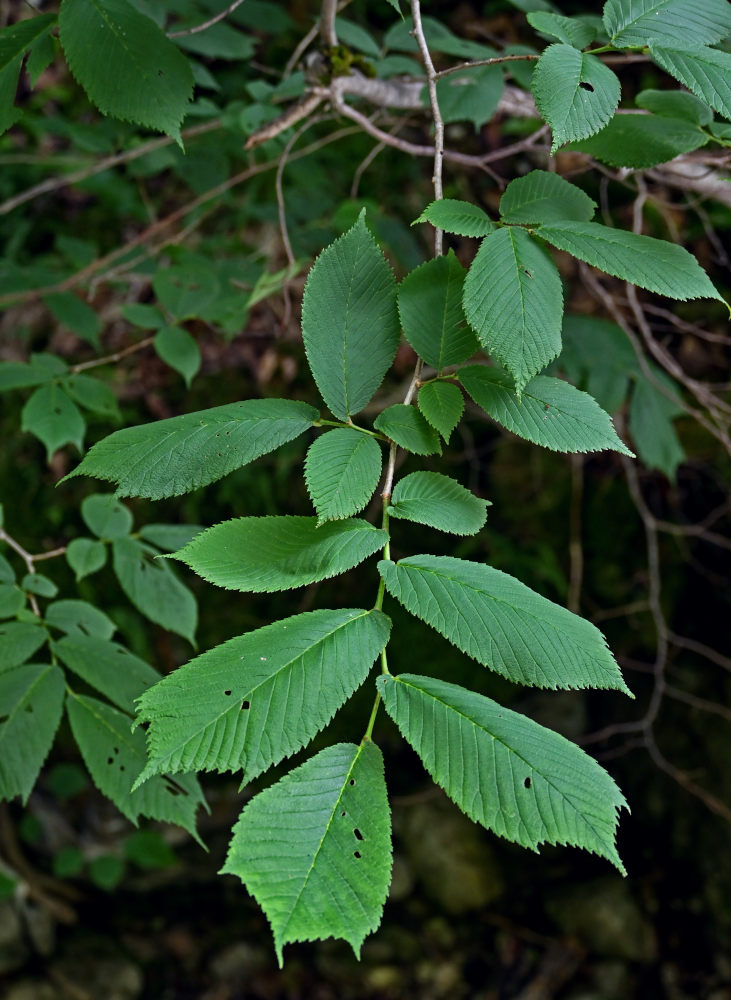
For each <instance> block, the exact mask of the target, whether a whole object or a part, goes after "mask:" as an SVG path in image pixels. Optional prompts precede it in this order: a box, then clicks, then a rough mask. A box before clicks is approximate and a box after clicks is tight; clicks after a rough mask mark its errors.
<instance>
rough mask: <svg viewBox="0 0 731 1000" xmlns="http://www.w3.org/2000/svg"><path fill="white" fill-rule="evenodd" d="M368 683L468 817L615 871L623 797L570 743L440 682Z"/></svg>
mask: <svg viewBox="0 0 731 1000" xmlns="http://www.w3.org/2000/svg"><path fill="white" fill-rule="evenodd" d="M378 689H379V691H380V692H381V697H382V698H383V702H384V705H385V706H386V711H387V712H388V714H389V715H390V716H391V717H392V719H393V720H394V722H395V723H396V725H397V726H398V727H399V729H400V730H401V732H402V734H403V736H404V737H405V738H406V739H407V740H408V742H409V743H411V745H412V746H413V747H414V749H415V750H416V752H417V753H418V754H419V756H420V757H421V759H422V761H423V763H424V766H425V767H426V769H427V771H428V772H429V774H431V776H432V777H433V778H434V780H435V781H436V783H437V784H438V785H441V787H442V788H443V789H444V790H445V792H446V793H447V795H449V797H450V798H451V799H453V800H454V801H455V802H456V803H457V805H458V806H459V807H460V809H462V810H464V812H466V813H467V815H468V816H469V817H470V819H472V820H474V821H475V822H476V823H481V824H482V825H483V826H484V827H486V828H487V829H488V830H492V831H494V832H495V833H496V834H497V835H498V836H500V837H505V838H506V839H507V840H512V841H514V842H515V843H518V844H521V845H522V846H523V847H530V848H532V849H533V850H538V848H539V847H540V845H541V844H546V843H547V844H570V845H572V846H575V847H583V848H584V849H585V850H587V851H591V852H593V853H594V854H598V855H600V856H601V857H604V858H607V860H608V861H611V863H612V864H613V865H615V866H616V867H617V868H618V869H619V871H620V872H621V873H622V874H625V870H624V866H623V865H622V862H621V860H620V858H619V855H618V854H617V848H616V846H615V835H616V829H617V818H618V817H617V814H618V812H619V810H620V809H622V808H623V807H624V808H626V807H627V803H626V801H625V799H624V796H623V795H622V793H621V792H620V790H619V789H618V788H617V786H616V785H615V783H614V782H613V781H612V779H611V778H610V776H609V775H608V774H607V772H606V771H604V770H603V769H602V768H601V767H600V766H599V765H598V764H597V762H596V761H595V760H593V759H592V758H591V757H589V756H588V754H586V753H584V751H583V750H581V749H580V748H579V747H577V746H575V745H574V744H573V743H570V742H569V741H568V740H567V739H565V738H564V737H563V736H559V735H558V733H554V732H551V730H550V729H545V728H544V727H543V726H539V725H538V723H536V722H533V721H532V720H531V719H526V718H525V717H524V716H522V715H519V714H518V713H517V712H511V711H510V709H507V708H503V707H502V705H498V704H497V703H496V702H494V701H491V700H490V699H489V698H485V697H484V696H483V695H480V694H476V693H475V692H474V691H467V690H466V689H465V688H462V687H459V686H458V685H456V684H449V683H447V682H446V681H440V680H436V679H434V678H431V677H419V676H417V675H415V674H401V675H400V676H398V677H393V676H391V675H389V674H384V675H383V676H381V677H379V678H378Z"/></svg>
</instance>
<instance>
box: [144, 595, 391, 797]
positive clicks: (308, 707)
mask: <svg viewBox="0 0 731 1000" xmlns="http://www.w3.org/2000/svg"><path fill="white" fill-rule="evenodd" d="M390 629H391V623H390V621H389V620H388V618H387V617H386V616H385V615H384V614H382V613H381V612H380V611H362V610H360V609H358V608H355V609H352V608H346V609H344V610H342V611H325V610H322V611H309V612H305V613H304V614H301V615H295V616H294V617H293V618H287V619H285V620H284V621H280V622H275V623H274V624H273V625H266V626H264V627H263V628H259V629H256V631H254V632H249V633H248V634H247V635H242V636H239V637H238V638H236V639H229V640H228V642H224V643H223V644H222V645H220V646H217V647H216V648H215V649H211V650H209V651H208V652H207V653H203V654H202V656H197V657H196V658H195V659H193V660H191V661H190V662H189V663H186V664H184V665H183V666H182V667H178V669H177V670H175V671H173V673H172V674H169V675H168V676H167V677H166V678H165V679H164V680H163V681H161V682H160V683H159V684H157V685H156V686H155V687H154V688H152V689H151V690H149V691H147V692H146V693H145V694H144V695H143V696H142V697H141V698H140V700H139V710H138V716H137V718H138V722H149V728H148V731H147V752H148V757H149V761H148V764H147V767H146V768H145V770H144V771H143V772H142V774H141V775H140V778H139V782H142V781H145V780H146V779H147V778H148V777H149V776H150V775H153V774H159V773H161V772H165V773H168V774H175V773H176V772H178V771H199V770H206V771H219V772H223V771H239V770H242V771H243V772H244V780H245V781H247V782H249V781H252V780H253V779H254V778H256V777H257V775H259V774H262V773H263V772H264V771H266V770H267V768H268V767H270V766H271V765H272V764H276V763H278V762H279V761H280V760H282V759H283V758H284V757H289V756H290V755H291V754H293V753H295V752H296V751H297V750H299V749H300V748H301V747H303V746H306V744H307V743H309V742H310V740H311V739H312V738H313V737H314V736H315V735H316V734H317V733H318V732H319V731H320V730H321V729H322V728H323V727H324V726H326V725H327V724H328V722H329V721H330V719H331V718H332V717H333V715H334V714H335V712H336V711H337V710H338V709H339V708H340V706H341V705H343V704H344V703H345V702H346V701H347V700H348V698H350V696H351V695H352V694H353V692H354V691H355V690H357V688H359V687H360V685H361V684H362V683H363V681H364V680H365V679H366V677H367V676H368V672H369V671H370V669H371V667H372V666H373V662H374V660H375V659H376V657H377V656H378V655H379V653H380V652H381V650H382V649H383V647H384V646H385V645H386V643H387V642H388V636H389V632H390Z"/></svg>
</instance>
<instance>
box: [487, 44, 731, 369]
mask: <svg viewBox="0 0 731 1000" xmlns="http://www.w3.org/2000/svg"><path fill="white" fill-rule="evenodd" d="M729 58H731V57H729ZM538 232H539V234H540V236H541V237H542V238H543V239H544V240H546V242H548V243H550V244H551V245H552V246H554V247H556V248H557V249H559V250H566V251H567V252H568V253H570V254H572V255H573V256H574V257H578V258H579V260H584V261H586V263H587V264H591V265H592V266H593V267H597V268H599V270H600V271H604V272H606V273H607V274H611V275H614V277H615V278H622V279H623V280H624V281H631V282H632V284H633V285H638V286H639V287H640V288H646V289H647V290H648V291H650V292H657V293H658V295H667V296H668V297H669V298H671V299H682V300H683V301H685V300H686V299H704V298H708V299H718V300H719V301H721V302H723V301H724V299H723V297H722V296H721V294H720V293H719V292H718V291H717V290H716V289H715V288H714V287H713V284H712V283H711V279H710V278H709V277H708V275H707V274H706V272H705V271H704V270H703V268H702V267H701V266H700V264H699V263H698V261H697V260H696V259H695V257H694V256H693V255H692V254H691V253H688V251H687V250H686V249H685V247H681V246H677V245H676V244H674V243H668V242H667V241H666V240H657V239H655V238H654V237H652V236H641V235H639V234H638V233H629V232H626V231H625V230H620V229H611V228H610V227H609V226H602V225H600V224H599V223H598V222H565V223H554V224H553V225H550V226H541V228H540V230H539V231H538ZM506 367H507V366H506Z"/></svg>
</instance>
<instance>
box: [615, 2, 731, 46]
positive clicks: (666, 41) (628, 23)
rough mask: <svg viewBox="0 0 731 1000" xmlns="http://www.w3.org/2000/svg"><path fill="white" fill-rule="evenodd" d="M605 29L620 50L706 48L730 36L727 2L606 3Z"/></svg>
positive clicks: (730, 23) (730, 18) (730, 26)
mask: <svg viewBox="0 0 731 1000" xmlns="http://www.w3.org/2000/svg"><path fill="white" fill-rule="evenodd" d="M604 27H605V29H606V32H607V34H608V35H609V41H610V42H611V44H612V45H614V46H615V47H616V48H618V49H623V48H632V47H641V46H644V45H649V44H650V43H652V42H658V43H659V44H660V45H674V44H676V43H677V44H678V45H683V46H685V45H687V46H689V47H690V46H693V45H704V44H707V43H712V42H720V41H721V39H722V38H725V37H726V36H727V35H729V34H731V7H729V5H728V3H727V2H726V0H607V2H606V3H605V5H604Z"/></svg>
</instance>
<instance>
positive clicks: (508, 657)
mask: <svg viewBox="0 0 731 1000" xmlns="http://www.w3.org/2000/svg"><path fill="white" fill-rule="evenodd" d="M378 571H379V573H380V574H381V577H382V579H383V580H384V582H385V584H386V589H387V590H388V592H389V593H390V594H391V595H392V596H393V597H395V598H396V599H397V600H399V601H400V602H401V603H402V604H403V606H404V607H405V608H406V609H407V611H410V612H411V613H412V614H413V615H416V617H417V618H421V619H422V620H423V621H425V622H426V623H427V625H430V626H431V627H432V628H433V629H436V631H437V632H439V633H441V635H443V636H444V637H445V638H446V639H449V641H450V642H452V643H454V645H455V646H457V648H458V649H461V650H462V652H463V653H467V655H468V656H471V657H473V659H475V660H477V661H478V663H482V664H483V666H486V667H489V668H490V669H491V670H494V671H495V672H496V673H498V674H502V676H503V677H507V678H508V679H509V680H512V681H515V682H516V683H519V684H530V685H533V686H535V687H543V688H552V689H554V690H555V689H557V688H587V687H596V688H614V689H615V690H617V691H624V692H625V694H629V693H630V692H629V690H628V688H627V686H626V685H625V683H624V680H623V679H622V675H621V674H620V672H619V667H618V666H617V664H616V663H615V662H614V658H613V657H612V654H611V653H610V652H609V650H608V648H607V644H606V642H605V639H604V636H603V635H602V634H601V632H600V631H599V629H597V628H595V626H594V625H592V624H591V623H590V622H587V621H585V620H584V619H583V618H580V617H579V616H578V615H575V614H573V613H572V612H571V611H568V610H567V609H566V608H563V607H561V605H560V604H554V603H553V602H552V601H549V600H547V599H546V598H545V597H542V596H541V595H540V594H537V593H536V592H535V591H533V590H531V589H530V588H529V587H526V586H525V584H523V583H521V582H520V581H519V580H516V579H515V578H514V577H512V576H508V574H507V573H503V572H501V571H500V570H497V569H493V567H492V566H485V565H483V564H482V563H476V562H469V561H468V560H466V559H454V558H452V557H451V556H430V555H420V556H410V557H409V558H408V559H402V560H400V561H399V562H398V563H394V562H391V561H390V560H386V559H384V560H382V561H381V562H380V563H379V564H378Z"/></svg>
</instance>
